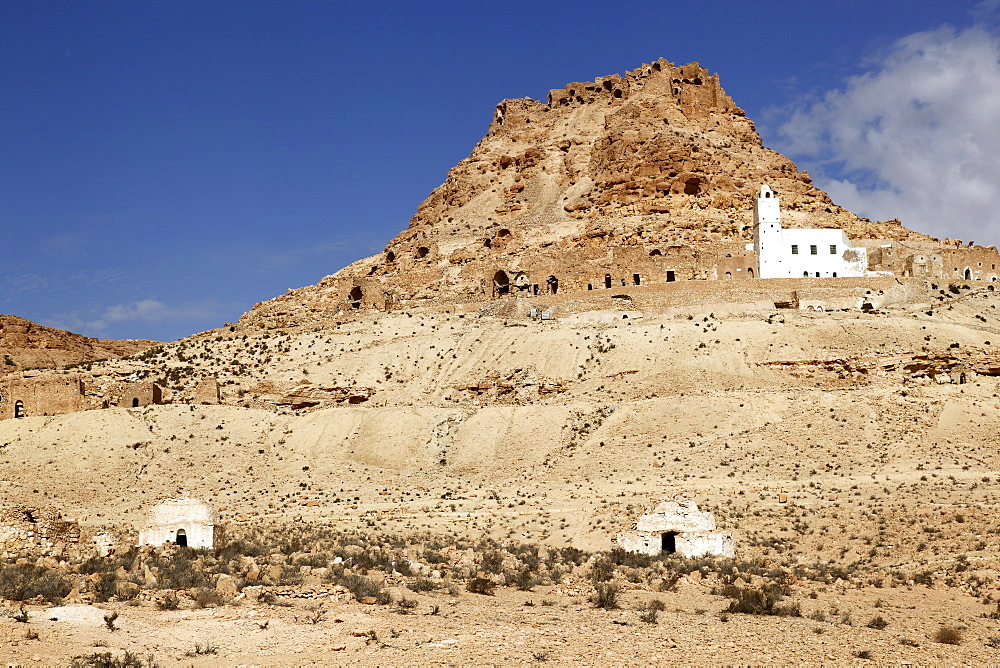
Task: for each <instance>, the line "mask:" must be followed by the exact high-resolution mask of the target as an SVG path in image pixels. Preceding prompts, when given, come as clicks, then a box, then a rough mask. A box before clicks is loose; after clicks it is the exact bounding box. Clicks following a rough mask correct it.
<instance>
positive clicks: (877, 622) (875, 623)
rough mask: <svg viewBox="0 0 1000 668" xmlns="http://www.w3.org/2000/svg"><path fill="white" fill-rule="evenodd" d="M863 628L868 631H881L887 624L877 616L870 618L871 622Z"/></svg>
mask: <svg viewBox="0 0 1000 668" xmlns="http://www.w3.org/2000/svg"><path fill="white" fill-rule="evenodd" d="M865 626H867V627H868V628H870V629H877V630H879V631H881V630H882V629H884V628H885V627H887V626H889V622H887V621H885V619H883V618H882V615H879V616H877V617H872V619H871V621H870V622H868V623H867V624H865Z"/></svg>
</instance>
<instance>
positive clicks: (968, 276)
mask: <svg viewBox="0 0 1000 668" xmlns="http://www.w3.org/2000/svg"><path fill="white" fill-rule="evenodd" d="M965 280H967V281H971V280H972V270H971V269H969V268H968V267H966V268H965Z"/></svg>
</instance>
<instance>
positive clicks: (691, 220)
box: [241, 59, 930, 326]
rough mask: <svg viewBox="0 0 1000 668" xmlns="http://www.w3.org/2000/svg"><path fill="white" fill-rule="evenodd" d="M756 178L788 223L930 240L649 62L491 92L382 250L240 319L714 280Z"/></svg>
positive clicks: (703, 73)
mask: <svg viewBox="0 0 1000 668" xmlns="http://www.w3.org/2000/svg"><path fill="white" fill-rule="evenodd" d="M762 183H767V184H770V185H771V186H772V187H773V188H774V189H775V191H776V192H778V193H779V194H780V196H781V198H782V206H783V214H784V222H785V224H786V225H787V226H788V227H835V228H843V229H845V230H846V231H847V233H848V235H849V236H850V237H851V238H854V239H873V238H878V239H887V240H909V241H930V239H929V237H926V236H925V235H922V234H919V233H916V232H912V231H910V230H908V229H906V228H905V227H903V226H902V225H901V224H900V223H899V221H897V220H893V221H887V222H882V223H876V222H872V221H869V220H866V219H861V218H858V217H857V216H855V215H854V214H852V213H851V212H850V211H847V210H846V209H844V208H842V207H839V206H837V205H836V204H834V203H833V202H832V201H831V200H830V198H829V196H828V195H827V194H826V193H825V192H823V191H821V190H819V189H818V188H816V187H815V186H814V185H813V183H812V179H811V178H810V177H809V175H808V174H807V173H806V172H802V171H799V170H798V168H797V167H796V166H795V164H794V163H793V162H792V161H791V160H789V159H788V158H786V157H784V156H783V155H781V154H779V153H777V152H775V151H772V150H770V149H768V148H766V147H764V146H763V144H762V142H761V139H760V136H759V135H758V134H757V130H756V128H755V127H754V124H753V121H751V120H750V119H749V118H747V117H746V114H745V113H744V111H743V110H742V109H740V108H739V107H738V106H737V105H736V104H735V103H734V102H733V100H732V99H731V98H730V97H729V96H728V95H727V94H726V92H725V91H724V90H723V89H722V86H721V85H720V84H719V77H718V75H715V74H710V73H709V72H708V70H706V69H704V68H703V67H701V66H700V65H699V64H698V63H690V64H688V65H681V66H675V65H673V64H671V63H669V62H667V61H665V60H663V59H660V60H658V61H656V62H654V63H651V64H648V65H643V66H641V67H639V68H637V69H635V70H632V71H630V72H626V73H625V74H624V75H611V76H606V77H598V78H597V79H596V80H595V81H593V82H581V83H571V84H568V85H566V86H564V87H563V88H559V89H555V90H552V91H551V92H550V93H549V95H548V99H547V100H546V101H545V102H541V101H537V100H533V99H530V98H522V99H515V100H504V101H503V102H501V103H500V104H498V105H497V107H496V110H495V113H494V116H493V121H492V123H491V124H490V126H489V131H488V132H487V134H486V136H485V137H484V138H483V139H482V140H481V141H480V142H479V143H478V144H477V145H476V147H475V148H474V149H473V151H472V154H471V155H470V156H469V157H468V158H466V159H464V160H462V161H461V162H459V163H458V164H457V165H456V166H455V167H454V168H453V169H452V170H451V171H449V173H448V175H447V178H446V179H445V181H444V183H443V184H441V185H440V186H439V187H437V188H436V189H434V191H433V192H432V193H431V194H430V196H429V197H428V198H427V199H426V200H424V202H423V203H421V204H420V206H419V207H418V208H417V211H416V214H415V215H414V216H413V218H412V220H411V221H410V224H409V227H408V228H407V229H406V230H404V231H402V232H401V233H400V234H398V235H397V236H396V238H394V239H393V240H392V241H391V242H390V243H389V245H388V246H386V248H385V251H384V252H383V253H380V254H378V255H375V256H372V257H368V258H365V259H363V260H359V261H357V262H355V263H353V264H351V265H350V266H348V267H345V268H344V269H342V270H340V271H338V272H337V273H335V274H333V275H332V276H329V277H327V278H326V279H324V280H323V281H322V282H321V283H320V284H319V285H318V286H311V287H309V288H303V289H301V290H292V291H290V292H289V293H288V294H286V295H283V296H281V297H279V298H277V299H274V300H271V301H269V302H265V303H263V304H258V305H257V306H256V307H255V308H254V310H253V311H252V312H251V313H250V314H248V315H247V316H245V317H244V318H243V320H242V321H241V325H244V326H246V325H248V324H255V325H256V324H264V323H266V326H283V325H285V324H294V323H295V322H303V321H308V320H309V319H310V318H320V317H323V316H325V315H330V314H331V313H335V312H337V311H341V310H343V311H349V310H353V309H368V308H376V309H391V308H394V307H396V306H400V305H403V306H405V305H407V304H413V303H437V304H441V303H455V302H462V301H477V300H479V301H484V300H488V299H491V298H493V297H494V296H497V295H502V294H507V293H520V294H522V295H527V294H556V293H557V292H558V290H560V289H562V290H563V291H564V292H565V291H567V290H574V291H584V290H587V289H597V288H610V287H621V286H624V285H629V286H631V285H638V284H640V283H642V282H643V281H650V280H653V281H654V282H664V281H670V280H685V279H713V278H720V277H721V276H719V275H718V274H719V269H718V267H719V265H720V262H719V260H720V259H721V258H735V260H733V262H736V264H739V262H740V258H741V257H742V256H743V254H745V246H746V244H747V243H748V242H749V241H751V236H750V224H751V221H750V216H749V212H750V209H751V204H752V202H753V197H754V196H755V194H756V192H757V190H758V189H759V187H760V185H761V184H762ZM744 271H745V269H744Z"/></svg>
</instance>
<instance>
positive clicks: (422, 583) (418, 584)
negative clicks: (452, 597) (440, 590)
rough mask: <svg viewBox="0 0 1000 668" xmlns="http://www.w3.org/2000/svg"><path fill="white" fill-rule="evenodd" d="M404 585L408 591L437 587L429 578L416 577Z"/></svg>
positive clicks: (432, 589) (429, 589)
mask: <svg viewBox="0 0 1000 668" xmlns="http://www.w3.org/2000/svg"><path fill="white" fill-rule="evenodd" d="M406 586H407V587H408V588H409V589H410V591H415V592H422V591H434V590H435V589H437V583H436V582H434V580H431V579H430V578H417V579H416V580H414V581H413V582H411V583H410V584H408V585H406Z"/></svg>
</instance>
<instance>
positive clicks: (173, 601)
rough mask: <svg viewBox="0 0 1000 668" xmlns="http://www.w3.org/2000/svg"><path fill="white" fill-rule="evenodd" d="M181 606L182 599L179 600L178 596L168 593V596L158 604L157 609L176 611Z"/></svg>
mask: <svg viewBox="0 0 1000 668" xmlns="http://www.w3.org/2000/svg"><path fill="white" fill-rule="evenodd" d="M180 606H181V601H180V599H179V598H177V594H175V593H174V592H172V591H168V592H167V595H166V596H164V597H163V598H161V599H160V600H159V601H157V602H156V607H157V608H159V609H160V610H176V609H177V608H179V607H180Z"/></svg>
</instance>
